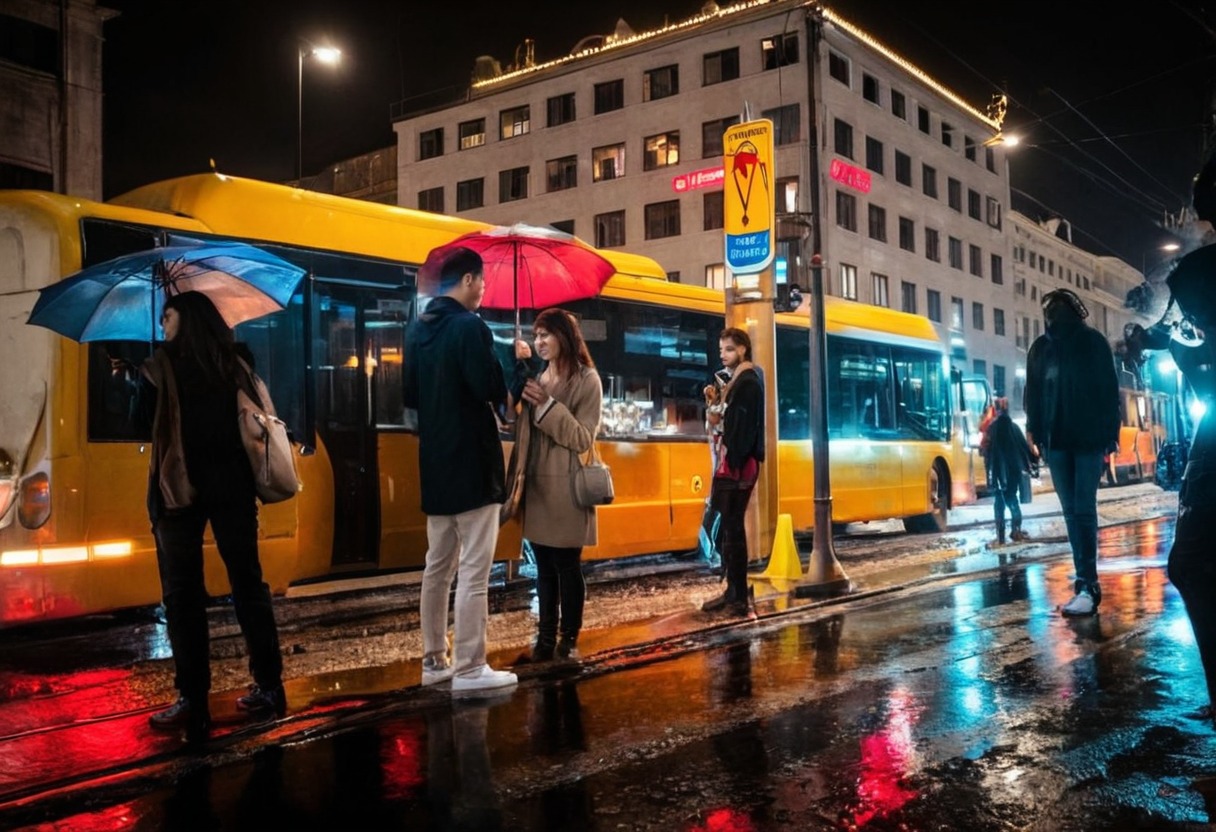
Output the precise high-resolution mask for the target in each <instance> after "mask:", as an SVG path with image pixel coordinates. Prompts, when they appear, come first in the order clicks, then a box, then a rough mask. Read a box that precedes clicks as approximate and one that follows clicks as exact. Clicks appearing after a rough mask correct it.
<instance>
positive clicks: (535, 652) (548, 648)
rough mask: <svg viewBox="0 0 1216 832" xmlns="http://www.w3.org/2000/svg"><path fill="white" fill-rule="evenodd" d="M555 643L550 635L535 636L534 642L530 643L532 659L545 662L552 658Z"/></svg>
mask: <svg viewBox="0 0 1216 832" xmlns="http://www.w3.org/2000/svg"><path fill="white" fill-rule="evenodd" d="M555 647H556V645H555V643H554V641H553V638H552V636H549V637H545V636H537V637H536V642H535V643H534V644H533V645H532V661H534V662H547V661H551V660H552V659H553V651H554V649H555Z"/></svg>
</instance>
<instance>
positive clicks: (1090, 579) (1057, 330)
mask: <svg viewBox="0 0 1216 832" xmlns="http://www.w3.org/2000/svg"><path fill="white" fill-rule="evenodd" d="M1088 315H1089V311H1088V310H1087V309H1086V308H1085V304H1084V303H1082V302H1081V299H1080V298H1079V297H1077V295H1076V293H1074V292H1072V291H1070V290H1068V289H1057V290H1055V291H1054V292H1048V293H1047V294H1046V295H1044V296H1043V318H1044V320H1045V322H1046V325H1047V326H1046V330H1047V331H1046V332H1045V333H1044V334H1043V335H1040V336H1039V337H1038V338H1036V339H1035V341H1034V343H1033V344H1031V345H1030V352H1029V353H1028V354H1027V356H1026V388H1025V407H1024V409H1025V411H1026V439H1027V441H1028V442H1029V443H1030V444H1031V446H1032V447H1033V446H1037V447H1038V448H1039V449H1040V451H1041V452H1042V454H1043V456H1044V457H1045V458H1046V460H1047V467H1048V468H1049V469H1050V471H1051V480H1052V483H1053V485H1054V487H1055V491H1056V495H1057V496H1058V497H1059V498H1060V508H1061V510H1062V511H1063V514H1064V526H1065V528H1066V529H1067V530H1068V545H1069V547H1070V548H1071V549H1072V559H1073V567H1074V569H1075V571H1076V581H1075V583H1074V591H1075V595H1074V596H1073V598H1072V599H1071V600H1070V601H1068V603H1066V604H1064V605H1063V607H1061V610H1060V611H1061V612H1062V613H1063V614H1064V615H1092V614H1093V613H1094V612H1095V611H1096V610H1097V608H1098V605H1099V604H1100V603H1101V602H1102V587H1101V586H1100V585H1099V583H1098V482H1099V480H1100V479H1101V478H1102V468H1103V462H1102V460H1103V457H1104V456H1105V454H1107V453H1108V452H1110V451H1112V450H1114V449H1115V448H1117V447H1118V443H1119V424H1120V417H1119V382H1118V378H1117V377H1116V375H1115V359H1114V355H1113V353H1112V352H1111V348H1110V344H1108V343H1107V341H1106V338H1105V337H1104V336H1103V335H1102V333H1100V332H1098V331H1097V330H1095V329H1093V328H1091V327H1089V326H1088V325H1086V323H1085V318H1086V317H1087V316H1088Z"/></svg>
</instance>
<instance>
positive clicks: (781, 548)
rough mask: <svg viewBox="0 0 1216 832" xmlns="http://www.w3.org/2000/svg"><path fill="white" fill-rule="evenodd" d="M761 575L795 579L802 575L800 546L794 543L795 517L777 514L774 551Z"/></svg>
mask: <svg viewBox="0 0 1216 832" xmlns="http://www.w3.org/2000/svg"><path fill="white" fill-rule="evenodd" d="M761 577H762V578H779V579H783V580H793V581H796V580H798V579H799V578H801V577H802V561H801V560H799V558H798V546H797V544H795V543H794V519H793V517H791V516H790V515H788V514H779V515H778V516H777V529H776V531H775V532H774V533H773V553H772V554H771V555H770V556H769V559H768V566H767V567H765V569H764V572H763V574H762V575H761Z"/></svg>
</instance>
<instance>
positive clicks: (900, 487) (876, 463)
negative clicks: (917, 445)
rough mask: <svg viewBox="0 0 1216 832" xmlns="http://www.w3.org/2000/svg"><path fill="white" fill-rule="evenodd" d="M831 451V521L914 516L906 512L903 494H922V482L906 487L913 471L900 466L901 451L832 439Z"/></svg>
mask: <svg viewBox="0 0 1216 832" xmlns="http://www.w3.org/2000/svg"><path fill="white" fill-rule="evenodd" d="M903 444H904V445H906V443H903ZM830 450H831V477H832V481H831V485H832V519H833V521H835V522H837V523H850V522H853V521H855V520H872V519H874V518H876V517H882V518H885V517H903V516H904V515H906V514H909V513H913V514H914V513H917V512H916V511H915V510H914V511H912V512H909V511H907V510H906V509H905V506H904V494H905V493H906V489H908V488H913V489H915V488H916V487H917V486H918V485H919V487H920V489H921V490H924V486H923V485H920V483H921V482H923V480H922V479H913V480H912V484H911V486H909V485H906V484H905V482H904V481H905V480H906V479H907V478H908V477H910V476H912V472H913V471H914V470H915V469H905V468H904V466H903V465H902V464H901V461H900V457H901V455H902V451H903V447H901V446H900V445H897V444H886V443H882V442H870V441H869V440H866V439H834V440H832V442H831V445H830ZM925 470H926V472H927V471H928V468H926V469H925ZM922 502H923V500H922Z"/></svg>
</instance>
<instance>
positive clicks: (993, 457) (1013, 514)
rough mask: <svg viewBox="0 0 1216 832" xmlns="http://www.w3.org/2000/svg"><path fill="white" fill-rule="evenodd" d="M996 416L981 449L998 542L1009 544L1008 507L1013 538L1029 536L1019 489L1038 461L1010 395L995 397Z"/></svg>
mask: <svg viewBox="0 0 1216 832" xmlns="http://www.w3.org/2000/svg"><path fill="white" fill-rule="evenodd" d="M993 412H994V413H995V416H994V417H993V418H992V420H991V421H990V422H989V423H988V424H987V425H986V426H985V427H984V438H983V441H981V442H980V453H982V454H983V455H984V467H985V468H986V469H987V471H988V487H989V490H990V491H991V492H992V511H993V517H994V519H995V520H996V542H997V545H998V546H1003V545H1004V544H1005V510H1006V509H1008V510H1009V520H1010V521H1011V522H1012V524H1013V528H1012V529H1011V531H1010V535H1009V536H1010V539H1011V540H1013V542H1014V543H1020V542H1022V541H1023V540H1028V539H1029V537H1030V536H1029V535H1027V534H1026V533H1025V532H1024V531H1022V506H1021V504H1020V502H1019V500H1018V491H1019V490H1020V488H1021V485H1022V475H1023V474H1024V473H1029V472H1030V470H1031V467H1032V466H1033V464H1034V461H1033V459H1032V457H1031V452H1030V447H1029V445H1027V444H1026V437H1025V436H1023V435H1022V429H1021V428H1019V427H1018V426H1017V424H1016V423H1015V422H1014V421H1013V419H1011V418H1010V417H1009V399H1006V398H1004V397H1003V396H998V397H997V398H996V399H995V400H994V401H993Z"/></svg>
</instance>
